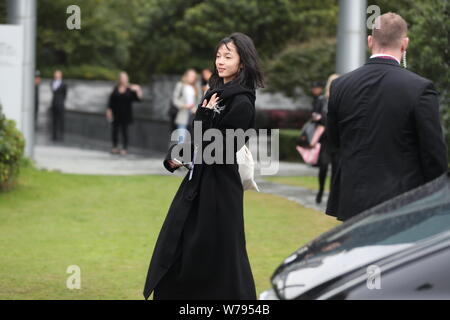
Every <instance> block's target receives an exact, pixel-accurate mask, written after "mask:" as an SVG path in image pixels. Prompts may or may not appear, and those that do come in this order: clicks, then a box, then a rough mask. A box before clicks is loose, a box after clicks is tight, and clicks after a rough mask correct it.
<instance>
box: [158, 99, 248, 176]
mask: <svg viewBox="0 0 450 320" xmlns="http://www.w3.org/2000/svg"><path fill="white" fill-rule="evenodd" d="M254 109H255V107H254V106H253V105H252V104H251V103H250V102H246V101H242V102H240V103H238V104H236V105H233V107H232V109H231V110H230V111H229V112H228V113H227V114H226V115H225V116H224V117H223V119H222V120H221V121H220V122H219V123H218V126H217V129H218V130H219V131H220V132H221V134H222V138H223V140H222V146H223V149H222V150H217V151H218V152H220V154H217V157H216V158H218V159H219V161H221V162H222V163H226V159H227V153H226V151H227V148H226V145H227V135H226V130H227V129H234V130H236V129H242V130H243V131H245V130H247V129H248V128H249V124H250V122H251V120H252V118H253V116H254V113H255V110H254ZM213 114H214V111H213V110H212V109H209V108H206V107H202V106H199V107H198V109H197V112H196V114H195V118H194V121H199V122H201V124H202V137H195V136H193V137H192V141H191V142H184V143H178V144H175V145H173V146H171V147H170V149H169V151H168V153H167V156H166V158H165V159H164V161H163V164H164V167H165V168H166V169H167V170H169V171H170V172H173V171H175V169H172V168H170V165H169V163H168V160H171V159H173V158H174V155H177V159H179V160H181V161H183V162H191V161H193V159H192V157H193V154H194V149H195V144H196V143H197V142H201V144H202V148H201V151H202V152H203V151H204V150H205V148H206V147H207V146H208V145H209V144H211V143H212V142H213V141H214V140H213V141H205V140H204V139H203V134H204V133H205V131H206V130H208V129H211V128H212V120H213ZM194 125H195V122H194ZM193 131H195V129H194V130H193ZM228 138H229V137H228ZM242 146H243V141H240V140H239V139H237V138H233V150H232V152H233V153H236V151H239V149H240V148H241V147H242ZM186 150H187V151H189V153H188V154H186V153H184V151H186ZM228 151H231V150H228Z"/></svg>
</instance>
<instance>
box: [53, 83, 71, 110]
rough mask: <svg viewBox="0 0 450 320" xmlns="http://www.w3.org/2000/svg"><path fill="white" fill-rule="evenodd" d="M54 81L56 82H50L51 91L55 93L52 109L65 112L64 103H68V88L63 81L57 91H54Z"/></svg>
mask: <svg viewBox="0 0 450 320" xmlns="http://www.w3.org/2000/svg"><path fill="white" fill-rule="evenodd" d="M53 81H54V80H52V81H51V82H50V89H51V90H52V93H53V98H52V105H51V107H52V108H53V110H54V111H56V110H64V103H65V101H66V95H67V86H66V84H65V83H64V81H62V82H61V84H60V86H59V87H58V88H57V89H56V90H53Z"/></svg>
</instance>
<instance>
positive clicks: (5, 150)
mask: <svg viewBox="0 0 450 320" xmlns="http://www.w3.org/2000/svg"><path fill="white" fill-rule="evenodd" d="M24 146H25V140H24V138H23V135H22V133H21V132H20V131H19V130H18V129H17V128H16V123H15V121H14V120H8V119H6V117H5V115H4V114H3V112H2V106H1V105H0V190H4V189H7V188H9V187H11V186H12V185H13V183H14V181H15V178H16V176H17V175H18V173H19V168H20V163H21V159H22V155H23V152H24Z"/></svg>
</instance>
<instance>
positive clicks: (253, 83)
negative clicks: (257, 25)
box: [209, 32, 264, 89]
mask: <svg viewBox="0 0 450 320" xmlns="http://www.w3.org/2000/svg"><path fill="white" fill-rule="evenodd" d="M230 42H232V43H233V44H234V45H235V46H236V48H237V52H238V54H239V58H240V60H241V63H242V66H243V67H242V70H241V71H240V72H238V74H237V76H236V78H235V79H233V82H236V83H239V84H241V85H242V86H243V87H245V88H248V89H257V88H263V87H264V76H263V73H262V70H261V61H260V59H259V56H258V52H257V51H256V48H255V45H254V44H253V40H252V39H251V38H250V37H249V36H247V35H245V34H243V33H241V32H235V33H233V34H231V35H230V36H228V37H225V38H223V39H222V40H220V41H219V43H218V44H217V46H216V49H215V51H214V72H213V74H212V76H211V77H210V78H209V86H210V88H211V89H215V88H218V87H220V86H221V85H223V79H222V78H221V77H219V73H218V72H217V67H216V63H215V59H216V56H217V51H219V48H220V47H221V46H222V45H225V46H226V47H227V48H228V46H227V44H228V43H230Z"/></svg>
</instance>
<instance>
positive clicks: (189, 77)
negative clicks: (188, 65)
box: [186, 70, 197, 85]
mask: <svg viewBox="0 0 450 320" xmlns="http://www.w3.org/2000/svg"><path fill="white" fill-rule="evenodd" d="M196 81H197V73H196V72H195V71H193V70H190V71H188V73H187V74H186V82H187V83H189V84H192V85H194V84H195V82H196Z"/></svg>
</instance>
